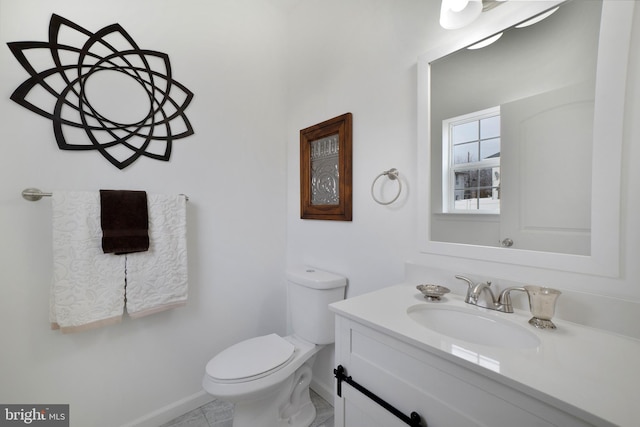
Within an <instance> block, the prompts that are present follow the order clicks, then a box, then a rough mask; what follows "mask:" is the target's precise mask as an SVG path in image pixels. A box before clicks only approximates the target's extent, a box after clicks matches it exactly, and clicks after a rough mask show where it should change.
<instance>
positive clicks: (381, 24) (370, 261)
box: [287, 0, 640, 387]
mask: <svg viewBox="0 0 640 427" xmlns="http://www.w3.org/2000/svg"><path fill="white" fill-rule="evenodd" d="M309 17H314V19H313V20H311V19H310V18H309ZM438 17H439V2H436V1H420V0H400V1H393V2H391V1H385V0H366V1H365V0H360V1H359V0H350V1H341V0H322V1H320V0H308V1H304V2H301V3H300V4H299V6H298V7H297V8H295V9H294V10H293V12H292V16H290V17H289V22H290V27H289V32H290V33H292V34H295V35H296V36H295V37H292V38H289V48H288V49H289V51H290V52H291V53H292V54H293V55H294V57H297V58H300V60H298V61H296V62H295V64H294V65H295V68H293V76H292V79H291V80H290V84H289V92H288V103H289V104H288V105H289V111H288V114H287V119H288V127H287V132H288V133H287V140H288V156H289V160H288V171H289V177H290V178H289V179H288V183H287V184H288V190H287V192H288V209H287V216H288V236H287V254H288V256H287V258H288V261H289V262H306V263H309V264H312V265H314V266H316V267H323V268H327V269H332V270H334V271H336V272H339V273H342V274H345V275H346V276H347V277H348V278H349V289H348V295H349V296H355V295H358V294H362V293H365V292H368V291H372V290H375V289H379V288H382V287H385V286H388V285H391V284H394V283H399V282H401V281H403V280H405V275H404V270H403V266H404V265H405V261H407V260H411V262H410V263H409V264H408V265H407V270H406V273H407V274H406V278H407V280H411V281H416V282H418V283H419V282H420V281H424V282H427V281H429V280H436V281H438V280H441V281H442V282H445V281H446V282H445V284H447V285H449V284H450V285H451V288H452V290H453V291H454V292H457V293H462V291H463V290H464V284H462V283H460V284H459V285H458V284H456V283H455V282H457V281H456V280H455V279H453V275H454V274H469V275H472V277H474V278H477V279H478V280H480V279H493V280H494V281H496V283H497V284H498V286H499V287H502V286H505V285H509V284H512V283H514V282H516V283H520V282H526V283H531V284H540V285H546V286H551V287H556V288H559V289H561V290H563V292H564V294H563V296H562V297H561V299H560V300H559V303H558V315H559V316H562V317H563V318H565V319H569V320H572V321H576V322H580V323H584V324H587V325H591V326H595V327H600V328H604V329H608V330H611V331H615V332H618V333H623V334H626V335H631V336H635V337H637V338H640V266H639V263H638V255H639V254H640V224H638V221H637V211H638V209H640V193H639V192H638V191H637V188H636V185H635V183H636V182H639V179H640V170H639V168H638V167H637V165H638V164H639V163H640V144H639V143H638V141H640V124H638V121H637V117H639V116H640V81H639V80H638V78H637V76H638V75H640V54H639V52H640V28H639V25H638V22H640V8H638V7H636V11H635V18H634V23H635V25H634V34H633V42H632V46H631V59H630V64H629V69H628V76H629V82H628V87H627V89H628V91H627V101H626V114H625V137H624V138H625V140H624V148H623V150H624V153H623V165H622V169H621V171H620V173H622V177H623V178H622V180H623V188H622V200H623V202H622V212H623V214H622V218H621V226H622V242H621V245H622V260H621V272H622V273H621V277H620V278H616V279H610V278H602V277H595V276H589V275H582V274H570V273H562V272H558V271H551V270H542V269H532V268H524V267H520V266H514V265H507V264H499V263H488V262H481V261H476V260H470V259H463V258H454V257H447V256H439V255H436V254H422V253H419V252H418V249H417V240H418V239H417V237H418V236H417V221H418V217H417V207H416V201H417V194H416V175H417V171H416V163H417V162H416V159H415V156H416V134H415V129H416V127H417V115H416V109H415V106H416V102H417V100H416V80H417V76H416V66H415V64H416V60H417V57H418V56H419V55H420V54H422V53H424V52H426V51H429V50H431V49H433V48H435V47H437V46H438V45H439V44H440V43H441V41H442V40H444V38H445V37H460V36H461V34H462V33H463V32H464V31H465V30H456V31H446V30H442V29H441V28H439V26H438ZM301 58H304V59H301ZM347 111H350V112H351V113H353V123H354V132H353V133H354V140H353V205H354V206H353V222H351V223H339V222H332V221H313V220H301V219H299V218H300V217H299V206H298V200H299V198H298V197H299V196H298V195H299V184H298V179H297V174H298V173H299V160H298V155H299V154H298V153H299V147H298V146H299V142H298V131H299V129H303V128H305V127H306V126H309V125H312V124H314V123H317V122H320V121H322V120H325V119H328V118H330V117H334V116H336V115H338V114H342V113H344V112H347ZM391 167H397V168H398V169H399V171H400V176H401V177H402V178H403V184H404V188H405V189H404V190H403V195H402V197H401V198H400V200H399V201H398V202H396V203H394V204H393V205H390V206H387V207H384V206H380V205H377V204H376V203H375V202H374V201H373V200H372V198H371V196H370V194H369V191H370V185H371V182H372V181H373V179H374V178H375V177H376V175H377V174H378V173H380V172H382V171H383V170H386V169H389V168H391ZM612 173H618V171H612ZM496 279H497V280H496ZM449 282H451V283H449ZM518 298H519V297H518ZM330 359H331V355H330V354H329V353H325V354H323V355H322V358H321V360H319V361H318V362H317V363H318V364H317V366H316V368H317V369H316V370H315V371H314V373H315V376H316V379H317V380H318V381H319V382H320V383H321V384H322V385H325V386H327V387H331V383H332V379H331V373H330V370H329V368H330V367H331V364H332V361H331V360H330Z"/></svg>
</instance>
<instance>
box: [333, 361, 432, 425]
mask: <svg viewBox="0 0 640 427" xmlns="http://www.w3.org/2000/svg"><path fill="white" fill-rule="evenodd" d="M333 373H334V375H335V377H336V379H337V380H338V387H337V392H338V397H342V382H343V381H344V382H346V383H347V384H349V385H350V386H351V387H353V388H355V389H356V390H358V391H359V392H360V393H362V394H364V395H365V396H367V397H368V398H369V399H371V400H373V401H374V402H376V403H377V404H378V405H380V406H382V407H383V408H384V409H386V410H387V411H389V412H391V413H392V414H393V415H395V416H396V417H398V418H399V419H401V420H402V421H403V422H404V423H405V424H408V425H410V426H411V427H427V425H426V423H425V424H422V418H421V417H420V414H418V413H417V412H415V411H414V412H412V413H411V414H410V415H409V416H407V415H405V414H403V413H402V412H401V411H399V410H398V409H397V408H395V407H394V406H392V405H391V404H389V403H388V402H387V401H385V400H383V399H381V398H380V397H378V396H376V395H375V394H374V393H372V392H370V391H369V390H367V389H366V388H364V387H363V386H361V385H360V384H358V383H357V382H355V381H354V380H353V379H352V378H351V377H350V376H347V374H346V372H345V370H344V367H343V366H342V365H338V367H337V368H336V369H334V370H333Z"/></svg>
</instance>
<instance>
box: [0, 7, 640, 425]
mask: <svg viewBox="0 0 640 427" xmlns="http://www.w3.org/2000/svg"><path fill="white" fill-rule="evenodd" d="M273 3H275V4H277V5H278V8H276V9H273V8H272V7H271V6H270V5H271V2H266V1H264V0H215V1H205V0H189V1H183V2H172V1H169V0H163V1H158V0H156V1H151V0H136V1H135V2H130V1H126V0H111V1H109V2H102V3H99V2H95V1H94V2H88V1H86V0H57V1H56V2H55V3H54V2H50V1H46V0H21V1H19V2H18V1H15V0H0V44H1V45H4V44H5V43H6V42H8V41H18V40H44V38H45V37H46V34H47V27H48V21H49V17H50V15H51V13H58V14H60V15H62V16H65V17H67V18H69V19H71V20H72V21H75V22H77V23H79V24H81V25H83V26H84V27H86V28H88V29H91V30H97V29H98V28H101V27H103V26H105V25H108V24H111V23H114V22H118V23H120V24H122V25H123V26H124V27H125V28H126V29H127V30H128V31H129V32H130V33H131V34H132V36H133V37H134V39H135V40H136V41H137V42H138V43H139V44H140V45H141V46H142V47H148V48H152V49H157V50H160V51H164V52H166V53H168V54H169V56H170V58H171V61H172V65H173V71H174V76H175V78H176V79H177V80H178V81H180V82H182V83H184V84H185V85H186V86H187V87H189V88H190V89H191V90H192V91H193V92H194V93H195V98H194V101H193V103H192V105H191V106H190V107H189V109H188V110H187V114H188V116H189V118H190V119H191V120H192V123H193V126H194V128H195V131H196V134H195V135H194V136H192V137H190V138H187V139H184V140H181V141H179V142H177V143H176V144H175V146H174V153H173V155H172V159H171V162H169V163H162V162H158V161H155V160H148V159H141V160H139V161H138V162H136V163H135V164H134V165H132V166H131V167H130V168H128V169H126V170H124V171H118V170H117V169H115V168H114V167H113V166H111V165H110V164H109V163H108V162H107V161H106V160H104V159H103V158H102V157H101V156H99V155H98V154H97V153H75V152H67V151H60V150H58V149H57V147H56V145H55V141H54V139H53V136H52V133H51V125H50V123H49V122H48V121H47V120H46V119H43V118H41V117H39V116H37V115H35V114H33V113H31V112H29V111H27V110H25V109H23V108H21V107H19V106H17V104H14V103H13V102H11V101H9V99H8V97H9V95H10V94H11V92H12V91H13V89H14V88H15V87H16V86H17V85H18V84H19V83H21V82H22V81H23V80H24V79H25V78H26V74H25V73H24V71H23V70H22V69H21V67H20V66H19V65H18V64H17V63H16V62H15V60H14V58H13V57H12V56H11V54H10V52H9V50H8V49H6V48H0V129H2V136H1V142H0V144H2V145H3V146H4V148H5V149H4V152H3V154H2V155H1V156H0V174H1V176H2V178H3V179H1V180H0V236H2V240H1V241H2V243H0V278H1V285H2V290H3V294H2V295H1V297H0V325H1V326H0V340H1V342H2V350H0V402H3V403H25V402H26V403H31V402H40V403H41V402H53V403H70V404H71V405H72V406H71V408H72V420H73V425H76V426H82V425H92V426H97V427H99V426H114V425H124V424H128V423H133V422H136V420H137V421H144V420H149V422H148V423H145V422H142V423H138V424H140V425H158V424H159V423H160V422H159V421H160V420H162V419H166V417H167V416H168V415H170V414H171V408H175V409H176V411H179V410H184V409H185V408H186V407H188V406H190V405H193V404H196V403H197V402H199V401H201V400H202V399H206V395H204V394H203V392H202V390H201V387H200V380H201V376H202V373H203V367H204V365H205V363H206V361H207V360H208V359H209V358H210V357H211V356H212V355H213V354H215V353H216V352H217V351H219V350H221V349H222V348H224V347H226V346H227V345H229V344H231V343H232V342H236V341H238V340H240V339H244V338H247V337H249V336H255V335H257V334H260V333H267V332H270V331H275V332H280V333H282V332H284V330H285V319H284V318H285V316H284V310H285V306H284V300H285V298H284V295H285V287H284V273H283V272H284V268H285V266H286V265H289V264H297V263H307V264H311V265H314V266H316V267H319V268H324V269H327V270H331V271H334V272H337V273H341V274H344V275H345V276H347V277H348V278H349V289H348V295H349V296H354V295H358V294H362V293H365V292H368V291H371V290H375V289H379V288H382V287H385V286H388V285H390V284H394V283H398V282H400V281H402V280H404V277H405V261H406V260H409V259H412V260H414V264H411V265H410V266H409V268H408V273H409V276H410V278H412V279H416V278H417V277H420V278H422V277H425V278H428V277H439V276H436V275H437V274H440V273H438V272H435V270H432V268H433V267H436V266H437V267H441V268H444V269H445V270H444V271H446V274H447V275H449V274H451V273H453V272H456V273H475V274H477V275H479V276H486V277H488V278H489V277H500V278H503V279H504V280H513V281H526V280H530V281H531V282H532V283H545V284H547V285H549V286H555V287H558V288H561V289H563V290H565V291H566V290H567V289H569V290H578V289H584V290H585V292H584V293H575V291H574V294H575V295H574V299H573V300H572V301H577V303H576V304H575V305H573V306H572V307H569V308H570V309H573V313H570V314H571V315H573V316H574V317H576V318H578V320H581V321H583V322H584V323H588V324H595V325H597V326H600V327H604V328H607V329H611V330H617V331H620V332H623V333H627V334H629V335H636V336H638V335H640V331H638V329H639V327H638V325H639V324H640V323H639V322H638V320H639V319H638V314H637V313H640V310H638V301H639V300H640V286H638V278H639V277H640V271H639V270H640V266H639V265H638V264H639V263H638V262H637V259H638V254H639V253H640V225H638V224H637V223H636V222H635V221H634V219H635V218H636V217H637V215H634V213H635V212H636V211H637V210H638V208H640V193H638V191H637V189H636V188H635V185H634V184H635V183H636V182H640V170H639V168H637V167H636V166H637V164H638V163H639V162H640V144H638V143H637V141H639V140H640V124H639V123H637V120H634V118H635V117H638V116H639V115H640V103H639V101H640V84H639V83H640V82H638V81H637V78H635V77H634V76H637V75H640V54H639V53H638V52H640V35H639V34H638V28H637V27H638V26H636V29H635V33H634V44H633V46H632V52H633V53H632V58H631V63H630V65H629V76H631V79H630V82H629V86H628V92H629V95H628V100H627V109H626V118H627V121H626V125H625V126H626V128H625V145H624V160H623V168H622V171H621V172H622V174H623V209H622V212H623V217H622V219H621V221H622V229H623V233H622V234H623V240H622V253H623V260H622V262H623V265H622V277H621V278H620V279H602V278H597V277H591V276H585V275H579V274H567V273H559V272H553V271H545V270H534V269H526V268H521V267H517V266H508V265H501V264H490V263H485V262H477V261H472V260H463V259H456V258H447V257H441V256H436V255H424V254H419V253H418V252H417V236H416V233H417V231H416V230H417V216H416V212H417V206H416V201H417V195H416V192H415V189H416V175H417V171H416V159H415V156H416V127H417V122H416V120H417V119H416V80H417V78H416V61H417V57H418V55H419V54H421V53H423V52H425V51H427V50H429V49H430V48H432V47H434V46H437V45H438V44H439V43H440V42H441V41H442V40H444V39H445V38H448V37H457V36H458V35H460V33H459V32H457V31H454V32H447V31H445V30H442V29H441V28H439V26H438V25H437V20H438V14H439V10H438V9H439V4H438V3H439V2H437V1H424V0H304V1H302V0H299V1H291V0H273ZM52 5H53V6H52ZM637 9H640V8H637ZM639 14H640V11H639V10H636V19H635V22H639V20H640V15H639ZM345 112H352V113H353V115H354V151H353V158H354V162H353V188H354V195H353V202H354V219H353V221H352V222H335V221H314V220H304V221H303V220H301V219H300V215H299V130H300V129H303V128H305V127H308V126H310V125H313V124H315V123H318V122H321V121H323V120H326V119H328V118H331V117H335V116H337V115H340V114H343V113H345ZM391 167H396V168H398V170H399V171H400V176H401V179H402V182H403V194H402V196H401V197H400V199H399V200H398V201H397V202H396V203H394V204H393V205H390V206H386V207H384V206H380V205H378V204H376V203H375V202H374V201H373V200H372V199H371V196H370V194H369V190H370V185H371V182H372V181H373V179H374V178H375V177H376V176H377V175H378V174H379V173H380V172H382V171H383V170H387V169H389V168H391ZM28 186H38V187H41V188H42V189H43V190H52V189H89V190H90V189H98V188H138V189H145V190H148V191H153V192H166V193H186V194H188V195H189V197H190V202H189V206H188V209H189V213H188V225H189V236H188V238H189V269H190V284H191V288H190V290H191V294H190V302H189V304H188V306H187V307H186V308H181V309H177V310H173V311H170V312H165V313H160V314H158V315H155V316H151V317H148V318H144V319H139V320H136V321H131V320H128V319H127V320H125V321H124V322H123V323H122V324H120V325H116V326H112V327H108V328H103V329H99V330H95V331H90V332H87V333H82V334H76V335H61V334H60V333H58V332H52V331H50V330H49V329H48V285H49V279H50V275H51V266H50V260H51V249H50V247H51V237H50V232H51V229H50V201H49V200H47V199H45V200H42V201H40V202H36V203H30V202H26V201H24V200H23V199H22V198H21V197H20V191H22V189H23V188H25V187H28ZM389 190H390V191H393V190H394V188H393V187H389ZM285 248H286V249H285ZM414 266H416V267H414ZM432 271H433V272H432ZM447 277H448V276H447ZM416 280H417V279H416ZM459 290H460V289H459ZM605 294H608V295H612V296H613V298H608V299H604V301H605V305H604V306H603V307H605V308H604V309H601V310H596V308H597V307H598V304H599V302H600V299H598V297H597V296H600V295H605ZM564 296H566V295H563V297H564ZM560 305H561V307H559V308H560V309H563V310H565V311H567V310H566V308H567V307H566V306H564V307H563V306H562V305H563V302H562V299H561V301H560ZM620 307H622V310H618V308H620ZM569 311H570V310H569ZM592 313H596V315H592ZM625 316H626V317H625ZM331 368H332V360H331V354H330V352H324V353H323V354H322V355H321V357H320V358H319V360H318V361H317V369H316V371H317V372H316V377H317V379H318V381H319V382H320V386H323V387H327V388H331V384H332V379H331V373H330V369H331ZM167 410H168V412H167ZM163 411H164V412H163ZM154 414H158V417H157V418H154V417H153V415H154ZM163 417H165V418H163ZM154 422H155V424H154Z"/></svg>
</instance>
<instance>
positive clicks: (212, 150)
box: [0, 0, 286, 427]
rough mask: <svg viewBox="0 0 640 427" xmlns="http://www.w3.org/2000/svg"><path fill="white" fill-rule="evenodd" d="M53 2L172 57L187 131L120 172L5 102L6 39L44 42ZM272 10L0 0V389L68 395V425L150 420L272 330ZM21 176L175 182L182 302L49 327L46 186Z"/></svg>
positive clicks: (279, 279)
mask: <svg viewBox="0 0 640 427" xmlns="http://www.w3.org/2000/svg"><path fill="white" fill-rule="evenodd" d="M52 13H56V14H59V15H62V16H64V17H66V18H68V19H70V20H72V21H74V22H76V23H78V24H79V25H81V26H83V27H85V28H87V29H89V30H91V31H97V30H98V29H100V28H102V27H104V26H106V25H109V24H112V23H120V24H121V25H122V26H123V27H124V28H125V29H126V30H127V31H128V32H129V33H130V34H131V35H132V37H133V38H134V40H135V41H136V42H137V43H138V44H139V45H140V46H141V47H142V48H148V49H155V50H158V51H161V52H165V53H167V54H168V55H169V58H170V60H171V63H172V67H173V73H174V78H175V79H176V80H177V81H179V82H181V83H183V84H184V85H186V86H187V87H188V88H189V89H190V90H191V91H193V92H194V93H195V97H194V100H193V102H192V104H191V105H190V106H189V108H188V109H187V111H186V113H187V116H188V117H189V119H190V120H191V121H192V125H193V127H194V129H195V135H194V136H191V137H189V138H186V139H182V140H178V141H176V142H175V143H174V146H173V154H172V156H171V161H170V162H159V161H156V160H151V159H146V158H141V159H139V160H138V161H137V162H135V163H134V164H133V165H132V166H130V167H128V168H127V169H125V170H123V171H120V170H118V169H116V168H115V167H114V166H112V165H111V164H110V163H108V162H107V160H105V159H104V158H102V156H100V155H99V154H98V153H97V152H71V151H61V150H59V149H58V148H57V146H56V143H55V139H54V137H53V133H52V126H51V123H50V121H49V120H47V119H44V118H42V117H40V116H38V115H36V114H34V113H32V112H30V111H28V110H26V109H24V108H22V107H20V106H19V105H17V104H15V103H14V102H12V101H10V100H9V96H10V94H11V93H12V92H13V90H14V89H15V88H16V87H17V86H18V85H19V84H20V83H22V81H24V80H25V79H26V78H27V74H26V72H25V71H24V70H23V69H22V67H21V66H20V65H19V64H18V62H17V61H16V60H15V59H14V58H13V56H12V55H11V53H10V51H9V49H8V48H7V47H6V43H7V42H9V41H27V40H29V41H30V40H46V38H47V34H48V26H49V19H50V17H51V14H52ZM282 19H283V15H282V12H281V10H279V9H274V8H273V7H272V6H271V4H270V3H268V2H264V1H255V0H253V1H252V0H216V1H204V0H202V1H200V0H189V1H187V2H175V1H169V0H163V1H157V0H155V1H151V0H136V1H135V2H131V1H128V0H110V1H108V2H107V1H105V2H98V1H92V2H88V1H85V0H57V1H55V2H51V1H47V0H20V1H15V0H0V129H1V130H2V132H1V136H0V146H1V147H2V154H0V176H1V178H2V179H0V236H2V237H1V240H0V241H1V242H2V243H0V284H1V287H2V294H0V342H1V344H0V402H2V403H22V404H30V403H31V404H33V403H69V404H70V405H71V420H72V424H71V425H73V426H98V427H99V426H105V427H113V426H118V425H124V424H127V423H131V422H134V421H136V420H138V421H140V420H141V419H142V420H144V419H147V418H149V422H148V423H146V424H143V425H159V424H160V423H161V421H163V420H164V421H166V418H167V417H168V416H172V415H176V414H175V413H172V412H171V411H169V412H167V413H165V412H164V411H165V410H167V409H169V410H170V409H171V408H174V407H175V411H177V412H178V413H180V412H181V411H185V410H186V409H187V408H188V407H189V406H193V405H196V404H198V403H201V402H202V401H203V400H207V399H210V397H209V396H207V395H206V393H204V391H203V390H202V388H201V383H200V381H201V379H202V375H203V373H204V366H205V364H206V362H207V361H208V359H209V358H211V357H212V356H213V355H214V354H215V353H217V352H218V351H220V350H222V349H223V348H224V347H226V346H228V345H230V344H231V343H233V342H236V341H237V340H239V339H244V338H247V337H250V336H256V335H258V334H266V333H269V332H273V331H275V332H280V333H283V332H285V328H286V316H285V315H284V312H285V304H284V301H285V287H284V283H285V282H284V259H285V243H286V242H285V235H286V231H285V226H286V213H285V206H286V205H285V197H286V145H285V139H284V136H285V132H284V129H285V120H284V117H285V115H284V113H285V110H284V98H283V96H282V94H283V92H284V82H285V79H284V76H285V73H284V72H285V67H284V62H283V55H284V50H283V38H284V32H283V28H284V26H283V24H282ZM30 186H35V187H40V188H41V189H42V190H45V191H51V190H56V189H67V190H98V189H100V188H116V189H119V188H122V189H141V190H147V191H150V192H159V193H168V194H173V193H185V194H187V195H188V196H189V198H190V201H189V203H188V251H189V254H188V255H189V273H190V295H189V301H188V305H187V306H186V307H185V308H179V309H175V310H172V311H168V312H163V313H160V314H156V315H152V316H149V317H146V318H143V319H139V320H135V321H133V320H130V319H127V318H125V320H124V321H123V322H122V323H121V324H118V325H116V326H110V327H106V328H102V329H97V330H93V331H88V332H84V333H79V334H70V335H62V334H61V333H60V332H56V331H51V330H50V329H49V323H48V287H49V283H50V277H51V271H52V266H51V219H50V218H51V200H50V199H43V200H41V201H39V202H27V201H25V200H23V199H22V197H21V196H20V192H21V191H22V190H23V189H24V188H26V187H30ZM155 412H158V414H159V417H158V418H154V417H153V415H154V413H155ZM163 417H164V418H163Z"/></svg>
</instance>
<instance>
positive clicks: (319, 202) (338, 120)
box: [300, 113, 353, 221]
mask: <svg viewBox="0 0 640 427" xmlns="http://www.w3.org/2000/svg"><path fill="white" fill-rule="evenodd" d="M352 121H353V120H352V115H351V113H346V114H343V115H341V116H338V117H334V118H333V119H330V120H327V121H325V122H322V123H318V124H317V125H314V126H311V127H308V128H306V129H302V130H301V131H300V218H302V219H325V220H334V221H351V217H352V212H351V209H352V203H351V199H352V191H351V146H352Z"/></svg>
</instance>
